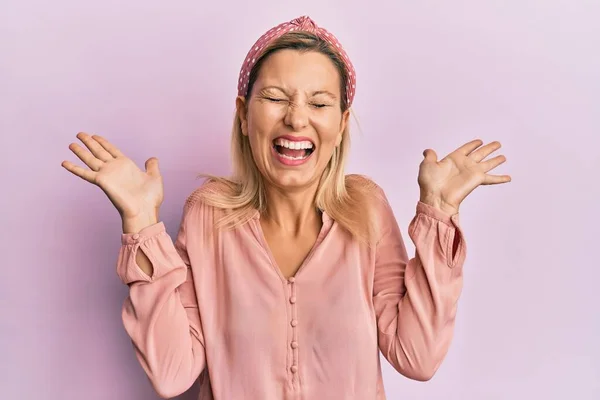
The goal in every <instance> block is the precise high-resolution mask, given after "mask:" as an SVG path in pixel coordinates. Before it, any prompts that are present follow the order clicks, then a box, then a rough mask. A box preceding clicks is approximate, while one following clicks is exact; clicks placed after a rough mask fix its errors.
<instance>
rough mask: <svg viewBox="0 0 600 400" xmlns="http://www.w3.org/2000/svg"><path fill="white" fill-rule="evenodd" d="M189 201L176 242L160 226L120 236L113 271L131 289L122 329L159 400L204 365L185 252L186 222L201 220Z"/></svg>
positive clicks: (191, 380)
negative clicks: (115, 265)
mask: <svg viewBox="0 0 600 400" xmlns="http://www.w3.org/2000/svg"><path fill="white" fill-rule="evenodd" d="M190 198H191V196H190ZM190 198H188V200H187V201H186V205H185V207H184V212H183V218H182V223H181V227H180V229H179V233H178V235H177V239H176V241H175V243H173V241H172V239H171V237H170V236H169V235H168V234H167V232H166V230H165V226H164V224H163V223H162V222H159V223H155V224H152V225H150V226H147V227H145V228H143V229H141V230H140V231H139V232H137V233H133V232H130V233H124V234H123V235H122V247H121V250H120V252H119V258H118V262H117V273H118V275H119V277H120V278H121V280H122V281H123V282H124V283H125V284H127V285H129V288H130V289H129V296H128V297H127V299H126V300H125V303H124V305H123V310H122V319H123V324H124V327H125V330H126V331H127V334H128V335H129V337H130V338H131V341H132V343H133V346H134V349H135V354H136V356H137V358H138V360H139V362H140V364H141V365H142V367H143V369H144V371H145V372H146V374H147V376H148V378H149V379H150V382H151V384H152V386H153V387H154V389H155V391H156V392H157V393H158V394H159V395H160V396H161V397H163V398H170V397H175V396H177V395H179V394H181V393H183V392H185V391H186V390H187V389H188V388H189V387H191V386H192V384H193V383H194V381H195V380H196V379H197V377H198V376H199V375H200V373H201V372H202V370H203V369H204V367H205V354H204V338H203V335H202V329H201V322H200V315H199V312H198V304H197V299H196V292H195V289H194V281H193V276H192V271H191V268H190V261H189V259H188V256H187V248H186V244H187V236H188V230H189V227H188V226H189V225H190V220H191V219H194V220H195V221H198V217H199V215H198V214H199V211H198V207H197V206H196V205H195V204H194V202H193V201H191V200H190ZM125 232H128V231H127V230H126V231H125ZM142 254H143V256H142ZM136 260H147V262H148V263H149V265H146V263H145V261H142V263H143V264H142V265H138V264H137V263H136ZM148 267H150V268H148ZM142 268H143V269H142ZM144 271H149V272H150V275H149V274H148V273H147V272H144Z"/></svg>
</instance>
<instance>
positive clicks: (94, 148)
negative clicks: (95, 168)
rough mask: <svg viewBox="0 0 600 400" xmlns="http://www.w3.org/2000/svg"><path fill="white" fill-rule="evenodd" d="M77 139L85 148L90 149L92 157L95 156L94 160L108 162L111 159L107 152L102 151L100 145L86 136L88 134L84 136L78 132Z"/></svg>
mask: <svg viewBox="0 0 600 400" xmlns="http://www.w3.org/2000/svg"><path fill="white" fill-rule="evenodd" d="M77 138H78V139H79V140H81V141H82V142H83V144H85V146H86V147H87V148H88V149H90V151H91V152H92V154H93V155H94V156H96V158H98V159H99V160H102V161H108V160H110V159H111V158H113V156H111V155H110V153H109V152H108V151H106V150H104V148H103V147H102V146H100V143H98V142H97V141H96V140H95V139H94V138H92V137H91V136H90V135H88V134H86V133H84V132H79V133H78V134H77Z"/></svg>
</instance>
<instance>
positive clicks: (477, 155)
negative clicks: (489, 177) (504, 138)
mask: <svg viewBox="0 0 600 400" xmlns="http://www.w3.org/2000/svg"><path fill="white" fill-rule="evenodd" d="M500 147H502V145H501V144H500V142H497V141H495V142H491V143H488V144H486V145H485V146H483V147H480V148H478V149H477V150H475V151H474V152H472V153H471V154H470V155H469V157H470V158H472V159H473V160H475V161H476V162H480V161H481V160H483V159H484V158H486V157H487V156H489V155H490V154H492V153H493V152H495V151H496V150H498V149H499V148H500Z"/></svg>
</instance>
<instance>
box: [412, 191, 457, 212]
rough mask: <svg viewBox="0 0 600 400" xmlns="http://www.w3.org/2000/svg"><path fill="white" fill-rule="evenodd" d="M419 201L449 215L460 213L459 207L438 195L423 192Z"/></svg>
mask: <svg viewBox="0 0 600 400" xmlns="http://www.w3.org/2000/svg"><path fill="white" fill-rule="evenodd" d="M419 201H420V202H421V203H424V204H427V205H428V206H431V207H433V208H436V209H438V210H440V211H442V212H443V213H445V214H447V215H449V216H452V215H454V214H458V207H455V206H452V205H450V204H448V203H446V202H445V201H443V200H442V199H441V198H440V197H438V196H435V195H426V194H421V198H420V199H419Z"/></svg>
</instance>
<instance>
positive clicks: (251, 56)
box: [238, 16, 356, 107]
mask: <svg viewBox="0 0 600 400" xmlns="http://www.w3.org/2000/svg"><path fill="white" fill-rule="evenodd" d="M292 31H303V32H309V33H312V34H314V35H316V36H317V37H319V38H320V39H323V40H325V41H326V42H328V43H329V44H330V45H331V46H333V48H334V49H335V50H336V51H337V52H338V53H339V54H340V56H341V57H342V61H343V63H344V67H345V69H346V72H347V74H348V83H347V85H346V96H347V97H346V102H347V103H348V107H350V105H351V104H352V101H353V100H354V94H355V92H356V74H355V72H354V66H353V65H352V63H351V62H350V58H348V55H347V54H346V52H345V51H344V49H343V48H342V45H341V44H340V42H338V40H337V38H336V37H335V36H334V35H333V34H331V33H330V32H328V31H326V30H325V29H323V28H321V27H318V26H317V24H315V22H314V21H313V20H312V19H310V18H309V17H308V16H303V17H299V18H295V19H293V20H291V21H290V22H284V23H282V24H279V25H277V26H275V27H273V28H271V29H270V30H269V31H268V32H266V33H265V34H263V35H262V36H261V37H260V38H259V39H258V40H257V41H256V43H254V45H253V46H252V48H251V49H250V51H249V52H248V54H247V56H246V59H245V60H244V64H243V65H242V68H241V70H240V79H239V82H238V95H239V96H246V94H247V93H248V81H249V80H250V70H252V67H253V66H254V63H255V62H256V60H257V59H258V58H259V57H260V56H261V54H262V53H263V50H265V48H266V47H267V46H268V45H269V44H270V43H271V42H273V41H274V40H275V39H277V38H279V37H280V36H282V35H283V34H285V33H288V32H292Z"/></svg>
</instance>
